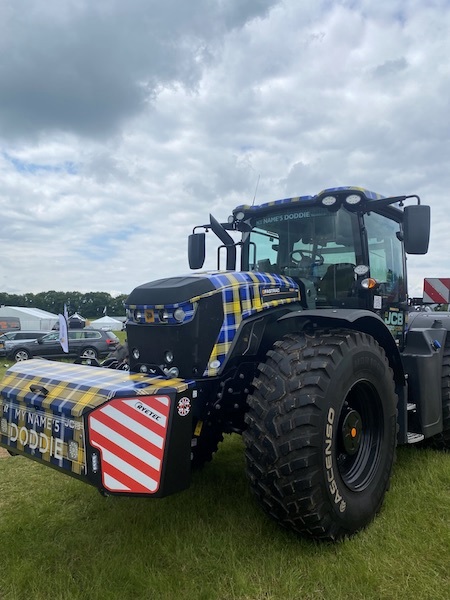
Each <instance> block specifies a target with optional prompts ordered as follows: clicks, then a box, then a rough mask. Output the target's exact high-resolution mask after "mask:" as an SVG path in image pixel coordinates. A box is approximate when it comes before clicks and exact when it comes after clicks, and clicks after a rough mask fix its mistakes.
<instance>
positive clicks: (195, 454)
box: [191, 424, 223, 469]
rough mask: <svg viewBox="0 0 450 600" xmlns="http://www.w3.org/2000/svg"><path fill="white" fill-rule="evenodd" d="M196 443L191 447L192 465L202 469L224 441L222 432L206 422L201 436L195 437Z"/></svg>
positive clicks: (194, 467)
mask: <svg viewBox="0 0 450 600" xmlns="http://www.w3.org/2000/svg"><path fill="white" fill-rule="evenodd" d="M194 439H195V445H194V446H192V448H191V466H192V468H193V469H201V468H202V467H203V466H204V465H205V464H206V463H207V462H210V461H211V460H212V459H213V456H214V454H215V453H216V452H217V449H218V447H219V444H220V442H222V441H223V435H222V432H221V431H220V430H218V429H216V428H214V427H209V426H208V425H206V424H204V425H203V427H202V431H201V433H200V436H199V437H195V438H194Z"/></svg>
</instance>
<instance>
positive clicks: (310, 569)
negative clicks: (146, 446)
mask: <svg viewBox="0 0 450 600" xmlns="http://www.w3.org/2000/svg"><path fill="white" fill-rule="evenodd" d="M1 364H2V365H3V364H4V363H1ZM3 371H4V367H3V366H2V372H3ZM2 372H0V374H2ZM0 548H1V555H0V556H1V561H0V565H1V571H0V600H53V599H54V600H60V599H61V600H65V599H67V600H72V599H80V600H81V599H83V600H97V599H98V600H104V599H108V600H115V599H117V600H119V599H128V598H129V599H133V600H134V599H149V600H159V599H167V600H171V599H173V600H178V599H180V600H184V599H186V600H187V599H195V600H216V599H217V600H226V599H242V600H257V599H258V600H259V599H260V600H263V599H264V600H273V599H280V600H281V599H283V600H284V599H288V600H291V599H292V600H293V599H299V600H309V599H330V600H331V599H333V600H341V599H342V600H344V599H345V600H346V599H363V598H365V599H374V600H375V599H376V600H379V599H390V598H392V599H400V600H401V599H405V600H406V599H407V600H411V598H413V599H419V600H420V599H430V600H431V599H434V600H441V599H442V600H448V598H449V597H450V569H449V565H450V454H441V453H438V452H434V451H430V450H427V451H425V450H420V449H417V448H414V447H408V448H400V449H399V451H398V459H397V463H396V465H395V469H394V474H393V478H392V485H391V490H390V492H389V493H388V494H387V496H386V501H385V504H384V507H383V510H382V512H381V514H380V515H379V516H378V517H377V519H376V520H375V521H374V522H373V523H372V524H371V525H370V527H368V528H367V529H366V530H365V531H363V532H361V533H360V534H358V535H357V536H355V537H354V538H352V539H350V540H345V541H343V542H341V543H339V544H336V545H333V544H316V543H312V542H309V541H306V540H302V539H298V538H297V537H295V536H294V535H292V534H291V533H289V532H287V531H284V530H282V529H280V528H279V527H278V526H277V525H276V524H275V523H273V522H272V521H271V520H270V519H268V518H267V517H266V516H265V515H264V514H263V513H262V511H261V510H260V509H259V507H258V505H257V504H256V502H255V501H254V500H253V498H252V497H251V495H250V493H249V491H248V486H247V482H246V479H245V472H244V460H243V447H242V442H241V439H240V438H239V437H238V436H231V437H230V436H227V438H226V440H225V442H224V443H223V444H222V445H221V448H220V450H219V452H218V453H217V455H216V457H215V459H214V460H213V462H212V463H211V464H209V465H208V466H207V467H205V469H203V470H202V471H200V472H198V473H195V474H194V476H193V481H192V485H191V487H190V488H189V489H188V490H187V491H185V492H183V493H181V494H178V495H176V496H172V497H169V498H165V499H162V500H156V499H153V500H152V499H134V498H112V497H109V498H103V497H102V496H100V494H99V493H98V492H97V491H96V490H95V489H94V488H91V487H89V486H87V485H86V484H83V483H80V482H79V481H77V480H75V479H71V478H70V477H67V476H64V475H61V474H59V473H57V472H56V471H53V470H51V469H49V468H47V467H44V466H41V465H39V464H37V463H34V462H32V461H30V460H27V459H25V458H22V457H14V458H13V457H9V458H6V459H0Z"/></svg>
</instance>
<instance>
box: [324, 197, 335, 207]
mask: <svg viewBox="0 0 450 600" xmlns="http://www.w3.org/2000/svg"><path fill="white" fill-rule="evenodd" d="M336 202H337V198H336V197H335V196H325V198H322V204H323V206H333V205H334V204H336Z"/></svg>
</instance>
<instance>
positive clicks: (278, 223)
mask: <svg viewBox="0 0 450 600" xmlns="http://www.w3.org/2000/svg"><path fill="white" fill-rule="evenodd" d="M357 219H358V217H357V215H356V214H355V213H351V212H349V211H347V210H346V209H345V208H340V209H339V210H338V211H334V212H331V211H329V210H328V209H326V208H324V207H321V206H320V207H319V206H312V207H306V208H304V209H298V208H296V209H291V210H286V208H284V210H280V211H273V210H272V211H271V212H268V213H267V214H265V215H261V216H259V215H258V216H255V217H254V218H253V222H252V225H253V229H252V231H251V233H250V239H249V241H250V245H249V268H250V270H254V271H261V272H265V273H279V274H281V275H288V276H290V277H293V278H294V279H307V280H310V281H312V282H313V283H314V285H315V286H316V288H317V290H318V298H319V301H320V296H325V295H327V296H330V297H331V296H332V297H333V298H336V297H339V289H337V287H336V286H337V285H338V284H337V282H338V283H339V282H341V281H344V280H345V276H344V271H346V273H347V277H346V280H347V283H345V286H346V290H345V293H347V287H351V286H352V283H353V281H354V279H355V276H354V271H353V269H354V268H355V266H356V265H357V264H358V261H360V260H361V246H360V243H361V241H360V234H359V227H358V220H357ZM338 271H339V273H338ZM337 273H338V274H337ZM328 281H329V282H330V284H329V285H328Z"/></svg>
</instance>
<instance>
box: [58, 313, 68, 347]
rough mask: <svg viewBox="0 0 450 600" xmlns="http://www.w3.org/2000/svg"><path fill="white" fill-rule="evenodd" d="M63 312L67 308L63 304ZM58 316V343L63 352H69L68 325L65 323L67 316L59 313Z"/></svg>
mask: <svg viewBox="0 0 450 600" xmlns="http://www.w3.org/2000/svg"><path fill="white" fill-rule="evenodd" d="M64 312H65V313H67V308H66V306H64ZM58 318H59V343H60V344H61V348H62V349H63V350H64V352H66V353H68V352H69V331H68V329H69V327H68V325H67V318H66V316H65V314H64V315H62V314H61V313H60V314H59V315H58Z"/></svg>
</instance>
